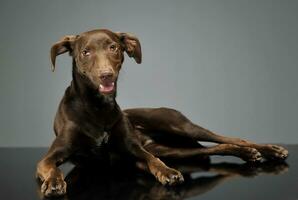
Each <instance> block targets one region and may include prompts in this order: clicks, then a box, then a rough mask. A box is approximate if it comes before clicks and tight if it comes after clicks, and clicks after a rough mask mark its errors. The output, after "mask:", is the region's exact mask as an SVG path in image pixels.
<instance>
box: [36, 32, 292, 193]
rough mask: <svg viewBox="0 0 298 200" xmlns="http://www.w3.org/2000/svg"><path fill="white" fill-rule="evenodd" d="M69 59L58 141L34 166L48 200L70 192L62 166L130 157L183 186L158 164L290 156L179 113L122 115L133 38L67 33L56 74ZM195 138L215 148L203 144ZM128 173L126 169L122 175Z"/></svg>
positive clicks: (55, 49)
mask: <svg viewBox="0 0 298 200" xmlns="http://www.w3.org/2000/svg"><path fill="white" fill-rule="evenodd" d="M66 52H68V53H69V54H70V56H72V60H73V64H72V65H73V66H72V82H71V84H70V86H69V87H68V88H67V89H66V91H65V94H64V96H63V98H62V100H61V102H60V104H59V107H58V111H57V113H56V116H55V120H54V132H55V134H56V138H55V140H54V141H53V143H52V145H51V146H50V148H49V150H48V152H47V154H46V155H45V156H44V158H43V159H42V160H41V161H39V163H38V164H37V172H36V176H37V178H38V179H39V180H40V181H41V182H42V185H41V193H42V194H43V195H44V196H45V197H51V196H61V195H64V194H65V193H66V182H65V181H64V176H63V174H62V172H61V170H60V169H59V168H58V167H59V165H61V164H62V163H64V162H66V161H71V162H74V163H76V164H80V163H84V162H87V163H92V161H96V160H99V159H104V158H105V159H107V160H109V159H110V158H112V157H117V156H131V157H132V158H134V160H135V164H136V166H137V167H138V168H140V169H142V170H145V171H148V172H149V173H151V174H152V175H153V176H155V178H156V179H157V180H158V181H159V182H160V183H162V184H163V185H175V184H180V183H182V182H183V176H182V174H181V173H180V172H179V171H178V170H176V169H173V168H171V167H168V166H167V165H166V164H165V163H164V162H163V161H161V160H160V159H159V158H161V159H183V158H192V157H200V156H201V157H204V156H205V157H208V156H209V155H232V156H237V157H239V158H241V159H243V160H245V161H248V162H257V161H260V160H261V159H262V158H264V159H267V160H284V159H286V157H287V156H288V151H287V150H286V149H285V148H283V147H281V146H277V145H270V144H266V145H265V144H262V145H260V144H256V143H253V142H250V141H247V140H243V139H238V138H230V137H224V136H221V135H218V134H215V133H213V132H211V131H209V130H207V129H205V128H202V127H200V126H198V125H196V124H194V123H193V122H191V121H190V120H189V119H187V118H186V117H185V116H184V115H183V114H181V113H180V112H179V111H177V110H175V109H170V108H135V109H127V110H123V111H122V110H121V109H120V107H119V105H118V104H117V102H116V93H117V79H118V76H119V72H120V69H121V66H122V63H123V61H124V52H126V53H127V55H128V56H129V57H132V58H134V60H135V61H136V63H138V64H140V63H141V62H142V51H141V45H140V42H139V40H138V38H137V37H136V36H134V35H132V34H130V33H123V32H112V31H110V30H107V29H98V30H91V31H87V32H84V33H81V34H79V35H66V36H64V37H63V38H62V39H61V40H60V41H58V42H57V43H55V44H54V45H53V46H52V48H51V62H52V70H53V71H54V70H55V60H56V57H57V56H58V55H60V54H63V53H66ZM198 141H208V142H214V143H218V145H216V146H211V147H205V146H203V145H201V144H199V143H198ZM124 173H125V172H124Z"/></svg>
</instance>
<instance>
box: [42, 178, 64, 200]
mask: <svg viewBox="0 0 298 200" xmlns="http://www.w3.org/2000/svg"><path fill="white" fill-rule="evenodd" d="M41 193H42V194H43V195H44V196H45V197H56V196H62V195H65V194H66V182H65V181H64V180H63V179H60V178H49V179H46V180H45V181H44V182H43V183H42V185H41Z"/></svg>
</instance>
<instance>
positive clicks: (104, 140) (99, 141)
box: [94, 131, 109, 147]
mask: <svg viewBox="0 0 298 200" xmlns="http://www.w3.org/2000/svg"><path fill="white" fill-rule="evenodd" d="M94 142H95V146H96V147H101V146H102V145H106V144H108V142H109V134H108V132H107V131H102V132H101V133H100V134H98V136H97V137H95V138H94Z"/></svg>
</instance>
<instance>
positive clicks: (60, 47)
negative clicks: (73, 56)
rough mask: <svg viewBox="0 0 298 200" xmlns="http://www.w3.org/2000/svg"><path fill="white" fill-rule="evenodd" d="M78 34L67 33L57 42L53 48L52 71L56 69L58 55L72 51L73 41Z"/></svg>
mask: <svg viewBox="0 0 298 200" xmlns="http://www.w3.org/2000/svg"><path fill="white" fill-rule="evenodd" d="M76 38H77V36H75V35H66V36H64V37H63V38H62V39H61V40H60V41H59V42H57V43H55V44H54V45H53V46H52V48H51V62H52V71H54V70H55V62H56V56H58V55H60V54H63V53H65V52H71V51H72V47H73V43H74V41H75V39H76Z"/></svg>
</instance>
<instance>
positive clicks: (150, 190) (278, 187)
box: [0, 145, 298, 200]
mask: <svg viewBox="0 0 298 200" xmlns="http://www.w3.org/2000/svg"><path fill="white" fill-rule="evenodd" d="M286 147H287V148H288V149H289V152H290V157H289V158H288V160H287V162H286V163H262V164H259V165H256V166H251V165H246V164H244V163H243V162H242V161H241V160H239V159H237V158H232V157H213V158H212V164H208V163H203V164H200V162H199V161H193V162H191V163H188V162H186V161H184V162H182V163H180V164H178V166H176V167H177V168H179V169H180V170H182V171H184V172H185V173H190V172H191V173H190V174H189V175H185V179H186V182H185V184H183V185H181V186H179V187H172V188H168V187H163V186H161V185H160V184H159V183H157V182H155V180H154V179H153V178H152V177H151V176H149V175H144V174H142V173H139V172H136V171H133V170H129V169H123V170H120V169H119V168H120V167H122V168H125V167H124V166H125V165H124V164H117V165H116V166H115V169H112V168H107V167H104V166H97V167H93V168H88V169H87V168H86V169H78V168H73V166H72V165H70V164H66V165H64V166H63V167H62V168H63V171H64V173H65V174H68V175H67V177H66V180H67V182H68V191H69V192H68V195H67V198H65V199H69V200H73V199H77V200H78V199H84V200H87V199H88V200H92V199H103V200H105V199H109V200H110V199H111V200H117V199H127V200H131V199H132V200H134V199H138V200H141V199H142V200H143V199H146V200H151V199H152V200H159V199H165V200H172V199H173V200H177V199H206V200H208V199H210V200H211V199H212V200H214V199H229V200H233V199H241V200H248V199H260V200H261V199H262V200H263V199H270V200H275V199H276V200H297V199H298V145H288V146H286ZM45 152H46V149H45V148H0V158H1V160H0V167H1V171H0V177H1V180H0V183H1V185H0V186H1V187H0V191H1V193H0V199H5V200H10V199H11V200H14V199H30V200H33V199H40V196H39V193H38V191H39V185H38V184H37V182H36V181H35V179H34V172H35V165H36V162H37V161H38V160H39V159H40V158H41V157H42V155H43V154H44V153H45ZM117 168H118V169H117Z"/></svg>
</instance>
